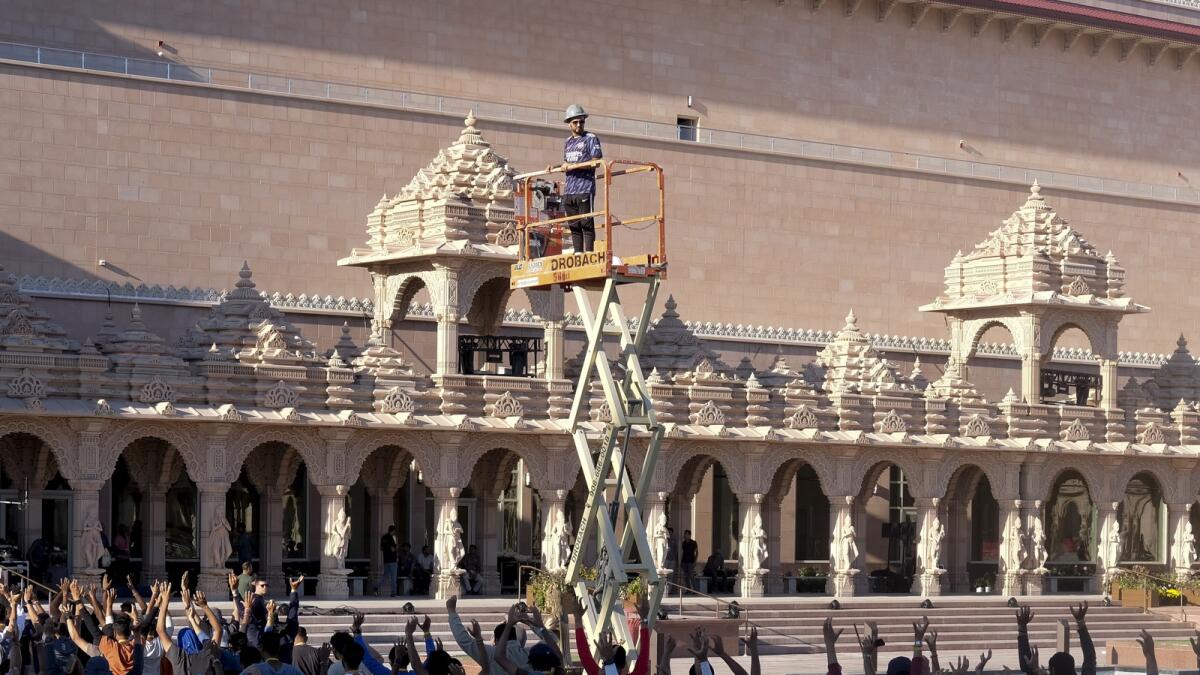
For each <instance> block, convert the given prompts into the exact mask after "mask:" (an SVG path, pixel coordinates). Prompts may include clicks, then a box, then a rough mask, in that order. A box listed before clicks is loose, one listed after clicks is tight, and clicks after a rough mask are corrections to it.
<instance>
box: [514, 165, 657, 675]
mask: <svg viewBox="0 0 1200 675" xmlns="http://www.w3.org/2000/svg"><path fill="white" fill-rule="evenodd" d="M588 167H592V168H593V169H594V170H597V171H599V172H600V174H601V175H599V176H597V180H598V181H599V182H600V183H601V184H602V185H603V188H604V191H603V194H602V195H601V196H600V199H599V200H594V201H599V203H600V204H601V205H602V208H601V209H600V210H597V211H593V212H591V213H587V214H580V215H578V216H566V215H563V214H562V213H561V211H556V210H555V208H554V206H553V203H554V201H555V200H554V199H553V197H554V196H556V195H557V188H556V186H553V185H552V184H550V183H547V182H546V181H544V180H537V179H539V178H540V177H542V176H548V175H552V174H555V173H558V171H538V172H533V173H527V174H521V175H519V176H516V177H515V181H516V193H517V197H518V216H517V228H518V232H519V235H520V236H519V244H520V245H519V249H520V250H519V253H518V260H517V262H516V263H515V264H514V265H513V266H512V279H511V282H510V285H511V287H512V288H514V289H515V288H528V289H538V288H541V289H547V288H551V287H553V286H555V285H562V286H564V287H570V289H571V291H572V292H573V293H574V295H575V303H576V305H577V307H578V310H579V315H580V319H581V320H582V323H583V327H584V330H585V331H586V332H587V338H588V346H587V350H586V351H585V352H584V361H583V368H582V369H581V372H580V374H579V381H578V382H577V383H576V386H575V397H574V400H573V401H572V403H571V414H570V417H569V418H568V422H569V425H570V427H569V430H570V432H571V435H572V438H573V440H574V444H575V451H576V454H577V455H578V456H579V463H580V465H581V466H582V469H583V476H584V480H586V481H587V484H588V497H587V502H586V504H585V506H584V511H583V515H582V518H581V521H582V522H581V523H580V524H579V527H578V528H577V530H576V533H577V535H576V538H575V545H574V546H573V547H572V549H571V559H570V561H569V563H568V564H567V583H568V584H571V585H572V586H573V587H574V588H575V592H576V595H578V597H579V599H580V601H581V603H582V604H583V607H584V632H585V633H586V634H587V636H588V639H589V642H590V643H591V648H592V651H593V653H594V652H595V651H596V646H597V644H598V641H599V639H600V635H601V634H602V633H603V632H604V631H605V630H611V631H612V632H613V634H614V637H615V639H616V640H617V641H619V642H622V643H624V644H625V645H627V650H626V651H627V652H629V654H628V660H629V662H630V663H633V662H635V661H636V659H637V652H638V651H640V650H642V649H649V645H642V644H638V643H637V636H635V635H632V634H631V632H630V630H629V627H628V623H627V620H626V616H625V610H624V607H623V602H622V599H621V594H620V589H621V586H622V585H623V584H625V583H626V582H627V581H628V579H629V575H630V574H639V575H641V576H642V578H643V579H645V580H646V582H647V586H648V588H649V598H648V599H649V602H650V612H649V617H648V618H647V622H648V627H649V628H651V629H653V627H654V626H653V624H654V621H655V618H656V617H657V615H658V609H659V606H660V605H661V603H662V597H663V592H664V591H665V590H666V581H665V580H664V579H662V578H661V577H660V576H659V574H658V570H657V569H656V568H655V565H654V556H653V554H652V553H651V550H650V542H649V540H648V538H647V536H646V532H647V528H646V524H645V520H644V518H643V516H642V504H643V502H644V495H646V494H647V493H648V491H649V482H650V478H651V477H652V476H653V474H654V465H655V462H656V461H657V460H658V450H659V446H660V445H661V443H662V437H663V431H664V429H663V426H662V425H661V424H659V423H658V422H656V421H655V418H654V405H653V401H651V399H650V388H649V387H648V386H647V385H646V380H645V377H644V375H643V373H642V367H641V362H640V361H639V359H638V356H639V353H640V351H641V348H642V344H643V342H644V341H645V337H646V331H647V330H648V329H649V327H650V316H651V312H652V311H653V309H654V302H655V299H656V298H657V296H658V290H659V286H660V285H661V283H662V281H663V280H664V279H665V278H666V276H667V254H666V218H665V200H664V193H663V185H664V182H663V171H662V168H661V167H659V166H658V165H657V164H653V163H649V162H635V161H629V160H594V161H590V162H584V163H582V164H573V165H570V166H569V167H568V168H569V169H572V170H574V169H580V168H588ZM639 174H648V175H650V176H652V177H654V178H655V179H656V183H657V185H656V187H657V189H658V211H657V213H654V214H649V215H644V216H637V217H634V218H631V219H626V220H618V219H616V218H615V217H614V216H613V206H614V205H613V192H612V185H613V179H614V178H620V177H624V176H633V175H639ZM522 207H523V209H522ZM589 217H591V218H596V219H598V220H601V219H602V220H603V235H604V238H603V240H598V241H597V242H596V250H595V251H592V252H586V253H585V252H579V253H575V252H571V253H563V252H562V237H563V233H564V229H565V226H566V225H567V224H568V223H569V222H570V221H571V220H574V219H575V218H589ZM650 224H655V225H657V228H658V250H657V251H656V252H653V253H647V252H634V253H633V254H632V255H615V254H614V251H615V248H616V247H615V241H614V232H615V231H617V230H620V229H621V228H623V227H628V226H636V225H642V227H649V226H650ZM599 229H600V228H599V227H598V228H597V230H599ZM639 229H640V228H639ZM598 234H599V232H598ZM534 254H537V255H534ZM632 285H639V286H642V287H643V288H644V290H645V297H644V299H642V305H641V309H640V311H639V313H638V322H637V326H636V327H635V328H634V329H632V330H631V329H630V325H629V321H628V319H627V317H626V314H625V310H624V308H623V307H622V304H621V299H620V295H619V293H618V288H620V287H628V286H632ZM588 291H599V294H600V297H599V301H598V303H596V304H593V303H592V301H591V298H589V296H588ZM606 322H609V323H610V325H611V330H615V331H616V333H617V334H618V338H619V342H620V353H619V354H618V355H617V356H616V357H615V358H612V359H611V361H610V358H609V357H608V355H607V354H606V352H605V351H604V349H603V341H604V334H605V327H606V326H605V324H606ZM612 363H617V364H620V365H621V367H622V369H623V375H622V377H621V380H620V381H617V380H616V379H615V378H614V377H613V368H612ZM593 381H599V382H600V385H601V388H602V389H603V391H604V397H605V400H606V401H607V402H608V409H609V410H610V411H611V420H610V421H609V422H608V423H607V424H606V425H605V427H604V429H603V431H601V432H600V433H599V434H594V435H591V436H589V434H588V432H587V431H586V430H585V429H583V428H582V426H581V422H582V421H584V410H583V404H584V402H585V401H586V400H587V396H588V394H589V393H590V392H591V384H592V382H593ZM635 427H638V428H640V429H641V430H642V432H643V433H644V436H645V437H646V438H647V451H646V455H645V459H644V460H643V462H642V467H641V471H639V472H638V481H637V483H636V484H635V483H634V482H633V481H632V478H631V476H630V470H629V467H628V466H627V464H626V462H627V460H628V458H629V442H630V439H631V437H632V436H633V434H634V428H635ZM641 435H643V434H639V436H641ZM610 494H611V495H612V501H611V502H610V501H609V499H610ZM622 516H623V518H622ZM618 522H621V523H622V526H621V528H620V529H621V536H620V538H619V539H618V537H617V523H618ZM592 536H597V537H598V539H599V542H600V544H601V546H600V564H599V568H600V569H599V575H598V577H597V579H596V580H594V581H588V580H586V579H584V578H583V575H582V574H581V572H582V571H583V561H582V557H583V550H584V548H585V545H586V542H587V541H589V539H590V538H591V537H592ZM634 548H636V549H637V551H638V556H637V558H636V560H638V561H640V562H634V561H633V560H632V559H631V556H630V553H631V552H632V551H633V549H634ZM596 596H598V599H599V602H598V603H597V602H595V601H594V598H595V597H596ZM589 599H592V600H589Z"/></svg>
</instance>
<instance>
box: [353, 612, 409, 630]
mask: <svg viewBox="0 0 1200 675" xmlns="http://www.w3.org/2000/svg"><path fill="white" fill-rule="evenodd" d="M416 618H417V617H415V616H414V617H413V620H414V621H416ZM366 620H367V617H366V616H364V615H363V613H362V612H355V613H354V623H352V624H351V629H352V630H353V631H354V634H355V635H357V634H359V633H361V632H362V625H363V621H366Z"/></svg>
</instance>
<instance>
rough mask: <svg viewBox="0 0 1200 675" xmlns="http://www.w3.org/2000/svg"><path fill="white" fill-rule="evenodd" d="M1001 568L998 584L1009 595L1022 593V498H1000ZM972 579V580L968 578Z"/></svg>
mask: <svg viewBox="0 0 1200 675" xmlns="http://www.w3.org/2000/svg"><path fill="white" fill-rule="evenodd" d="M997 501H998V506H999V507H1000V568H999V574H997V575H996V586H997V587H999V589H1000V593H1001V594H1002V595H1004V596H1007V597H1012V596H1014V595H1021V594H1023V593H1024V592H1025V591H1024V589H1023V583H1024V582H1023V576H1024V575H1023V574H1022V573H1021V560H1022V558H1023V557H1024V548H1025V526H1024V522H1023V521H1022V520H1021V500H1020V499H1000V500H997ZM968 581H970V580H968Z"/></svg>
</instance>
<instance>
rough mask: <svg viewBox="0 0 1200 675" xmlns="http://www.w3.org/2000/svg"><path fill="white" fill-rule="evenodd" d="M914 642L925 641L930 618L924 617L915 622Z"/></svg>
mask: <svg viewBox="0 0 1200 675" xmlns="http://www.w3.org/2000/svg"><path fill="white" fill-rule="evenodd" d="M912 627H913V642H915V643H920V642H923V641H924V640H925V631H927V630H929V617H927V616H922V617H921V620H920V621H914V622H913V625H912Z"/></svg>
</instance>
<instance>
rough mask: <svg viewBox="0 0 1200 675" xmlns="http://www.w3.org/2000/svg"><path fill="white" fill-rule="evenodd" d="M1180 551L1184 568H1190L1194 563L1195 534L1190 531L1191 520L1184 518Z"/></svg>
mask: <svg viewBox="0 0 1200 675" xmlns="http://www.w3.org/2000/svg"><path fill="white" fill-rule="evenodd" d="M1179 548H1180V549H1181V551H1180V552H1181V553H1182V554H1183V555H1182V556H1180V560H1181V561H1182V562H1183V566H1184V567H1188V568H1190V567H1191V566H1192V565H1194V564H1195V563H1196V534H1195V532H1194V531H1193V530H1192V519H1191V518H1185V519H1184V521H1183V541H1182V542H1180V545H1179Z"/></svg>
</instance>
